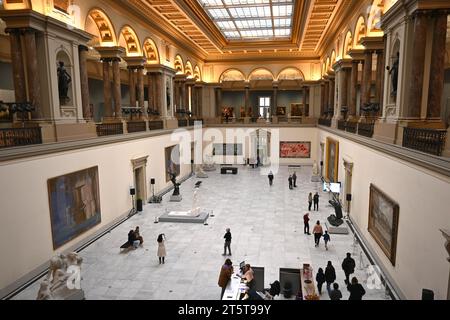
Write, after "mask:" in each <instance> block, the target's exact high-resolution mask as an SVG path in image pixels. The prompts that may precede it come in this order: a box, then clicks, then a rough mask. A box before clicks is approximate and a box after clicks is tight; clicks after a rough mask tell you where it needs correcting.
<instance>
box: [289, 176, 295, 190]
mask: <svg viewBox="0 0 450 320" xmlns="http://www.w3.org/2000/svg"><path fill="white" fill-rule="evenodd" d="M288 181H289V189H290V190H292V189H294V188H293V187H292V181H293V179H292V176H291V175H289V178H288Z"/></svg>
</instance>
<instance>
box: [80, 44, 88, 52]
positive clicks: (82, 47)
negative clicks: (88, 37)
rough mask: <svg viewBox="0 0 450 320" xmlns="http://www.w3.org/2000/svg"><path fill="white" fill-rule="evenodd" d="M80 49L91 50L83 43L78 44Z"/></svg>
mask: <svg viewBox="0 0 450 320" xmlns="http://www.w3.org/2000/svg"><path fill="white" fill-rule="evenodd" d="M78 51H89V48H88V47H87V46H85V45H83V44H80V45H78Z"/></svg>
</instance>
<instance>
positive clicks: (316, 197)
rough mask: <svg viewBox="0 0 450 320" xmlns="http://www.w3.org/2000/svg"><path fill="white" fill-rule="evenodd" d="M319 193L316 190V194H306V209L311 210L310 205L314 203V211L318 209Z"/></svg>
mask: <svg viewBox="0 0 450 320" xmlns="http://www.w3.org/2000/svg"><path fill="white" fill-rule="evenodd" d="M319 198H320V196H319V193H318V192H316V194H315V195H314V196H313V194H312V192H310V193H309V195H308V211H311V207H312V205H313V203H314V211H319Z"/></svg>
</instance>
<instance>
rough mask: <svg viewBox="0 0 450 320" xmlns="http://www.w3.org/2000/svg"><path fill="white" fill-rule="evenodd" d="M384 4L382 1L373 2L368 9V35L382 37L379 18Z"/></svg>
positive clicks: (375, 0)
mask: <svg viewBox="0 0 450 320" xmlns="http://www.w3.org/2000/svg"><path fill="white" fill-rule="evenodd" d="M383 10H384V3H383V0H374V1H373V3H372V6H371V7H370V12H369V18H368V19H367V26H368V28H367V29H368V30H367V33H368V34H370V35H382V34H383V31H381V16H382V15H383Z"/></svg>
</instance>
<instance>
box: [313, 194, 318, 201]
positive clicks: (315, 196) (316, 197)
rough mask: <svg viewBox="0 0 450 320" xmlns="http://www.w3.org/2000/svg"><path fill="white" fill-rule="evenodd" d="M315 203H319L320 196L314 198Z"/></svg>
mask: <svg viewBox="0 0 450 320" xmlns="http://www.w3.org/2000/svg"><path fill="white" fill-rule="evenodd" d="M313 200H314V203H319V196H318V195H317V194H316V195H314V197H313Z"/></svg>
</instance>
